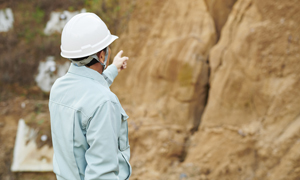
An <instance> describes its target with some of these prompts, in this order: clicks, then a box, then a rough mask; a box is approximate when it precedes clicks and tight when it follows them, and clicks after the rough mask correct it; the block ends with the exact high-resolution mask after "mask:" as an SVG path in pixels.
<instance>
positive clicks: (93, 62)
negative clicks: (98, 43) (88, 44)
mask: <svg viewBox="0 0 300 180" xmlns="http://www.w3.org/2000/svg"><path fill="white" fill-rule="evenodd" d="M106 48H107V47H106ZM106 48H104V49H102V50H101V51H104V52H106ZM101 51H100V52H101ZM86 58H88V56H85V57H81V58H72V60H73V61H81V60H84V59H86ZM96 63H99V61H97V59H95V58H93V60H91V62H89V63H88V64H86V66H87V67H90V66H92V65H94V64H96Z"/></svg>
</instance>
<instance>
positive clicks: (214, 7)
mask: <svg viewBox="0 0 300 180" xmlns="http://www.w3.org/2000/svg"><path fill="white" fill-rule="evenodd" d="M236 1H237V0H205V2H206V5H207V8H208V12H209V13H210V15H211V16H212V17H213V19H214V22H215V25H216V31H217V34H218V37H219V36H220V34H221V30H222V28H223V26H224V25H225V23H226V21H227V18H228V15H229V14H230V12H231V10H232V7H233V5H234V3H235V2H236Z"/></svg>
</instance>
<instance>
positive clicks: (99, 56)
mask: <svg viewBox="0 0 300 180" xmlns="http://www.w3.org/2000/svg"><path fill="white" fill-rule="evenodd" d="M97 56H98V58H99V61H100V62H101V63H104V60H105V53H104V51H100V52H97Z"/></svg>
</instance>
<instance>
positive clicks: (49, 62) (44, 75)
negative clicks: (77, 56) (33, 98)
mask: <svg viewBox="0 0 300 180" xmlns="http://www.w3.org/2000/svg"><path fill="white" fill-rule="evenodd" d="M69 66H70V62H65V63H64V64H62V65H59V64H56V62H55V61H54V57H53V56H48V57H47V58H46V61H45V62H43V61H41V62H40V64H39V69H38V71H39V73H38V75H37V76H36V78H35V81H36V83H37V85H38V86H39V87H40V88H41V90H43V91H45V92H49V91H50V89H51V87H52V85H53V83H54V82H55V80H56V79H57V78H59V77H61V76H63V75H64V74H66V72H67V71H68V69H69Z"/></svg>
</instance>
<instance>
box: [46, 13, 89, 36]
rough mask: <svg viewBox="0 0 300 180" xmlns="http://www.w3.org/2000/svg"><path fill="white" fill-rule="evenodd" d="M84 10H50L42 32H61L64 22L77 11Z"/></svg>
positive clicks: (49, 33)
mask: <svg viewBox="0 0 300 180" xmlns="http://www.w3.org/2000/svg"><path fill="white" fill-rule="evenodd" d="M83 12H86V10H85V9H82V10H81V11H74V12H69V11H63V12H52V13H51V15H50V20H49V21H48V22H47V25H46V27H45V29H44V33H45V34H47V35H51V34H53V33H55V32H57V33H61V32H62V30H63V28H64V26H65V25H66V23H67V22H68V21H69V20H70V19H71V18H72V17H73V16H75V15H77V14H79V13H83Z"/></svg>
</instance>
